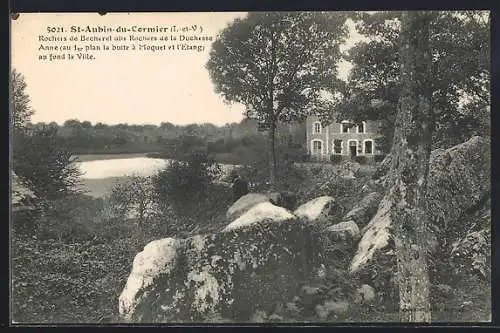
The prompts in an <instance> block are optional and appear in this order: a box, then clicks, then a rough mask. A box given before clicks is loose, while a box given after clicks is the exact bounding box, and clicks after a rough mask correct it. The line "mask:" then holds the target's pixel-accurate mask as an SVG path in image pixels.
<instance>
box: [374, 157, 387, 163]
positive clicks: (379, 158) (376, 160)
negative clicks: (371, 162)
mask: <svg viewBox="0 0 500 333" xmlns="http://www.w3.org/2000/svg"><path fill="white" fill-rule="evenodd" d="M384 158H385V155H375V157H374V159H375V162H377V163H379V162H382V161H383V160H384Z"/></svg>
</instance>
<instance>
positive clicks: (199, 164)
mask: <svg viewBox="0 0 500 333" xmlns="http://www.w3.org/2000/svg"><path fill="white" fill-rule="evenodd" d="M220 174H221V168H220V166H219V165H218V164H217V163H216V162H215V161H214V160H213V159H211V158H209V157H208V156H207V155H206V154H203V153H201V154H192V155H190V156H189V158H188V159H187V160H186V161H177V160H174V161H171V162H170V163H169V165H168V166H167V167H166V168H165V169H163V170H161V171H160V172H159V173H158V174H157V175H156V176H155V177H154V179H153V183H154V189H155V193H156V196H157V200H158V203H159V205H160V206H163V207H161V208H163V209H164V210H166V209H169V208H171V209H173V210H174V212H175V213H176V214H178V215H179V216H181V217H194V216H195V215H196V214H202V213H203V212H202V210H203V209H206V208H207V205H206V204H207V203H210V202H212V201H211V200H209V199H210V197H211V195H212V193H211V190H212V189H213V187H212V185H213V182H214V181H215V180H216V179H218V178H219V177H220Z"/></svg>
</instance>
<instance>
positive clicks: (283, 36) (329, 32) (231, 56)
mask: <svg viewBox="0 0 500 333" xmlns="http://www.w3.org/2000/svg"><path fill="white" fill-rule="evenodd" d="M345 20H346V15H345V14H342V13H322V12H317V13H313V12H291V13H290V12H279V13H278V12H269V13H250V14H249V15H248V16H247V17H245V18H243V19H236V20H235V21H234V22H233V23H232V24H231V25H229V26H228V27H227V28H225V29H224V30H223V31H222V32H221V34H220V35H219V36H218V38H217V40H216V41H215V42H214V43H213V45H212V50H211V52H210V59H209V61H208V63H207V65H206V68H207V69H208V71H209V73H210V77H211V79H212V81H213V82H214V84H215V91H216V92H217V93H219V94H221V95H222V96H223V98H224V99H225V100H226V101H228V102H238V103H242V104H244V105H245V106H246V116H247V117H248V118H250V119H256V120H257V121H258V123H259V129H261V130H268V131H269V151H270V162H271V164H270V178H271V179H273V178H274V171H275V170H274V169H275V168H276V163H275V161H276V154H275V146H274V145H275V129H276V126H277V123H278V122H290V121H295V120H298V119H303V118H304V117H305V116H307V115H308V114H310V113H320V111H323V113H326V112H327V111H328V110H331V108H332V102H331V100H329V99H328V98H325V92H326V91H328V92H332V91H335V90H336V89H337V86H338V84H339V80H338V78H337V61H338V60H339V58H340V49H339V45H340V44H341V43H342V42H343V41H344V39H345V37H346V34H347V29H346V26H345ZM271 181H273V180H271Z"/></svg>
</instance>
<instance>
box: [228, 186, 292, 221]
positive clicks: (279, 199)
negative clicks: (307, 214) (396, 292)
mask: <svg viewBox="0 0 500 333" xmlns="http://www.w3.org/2000/svg"><path fill="white" fill-rule="evenodd" d="M263 202H270V203H272V204H273V205H275V206H279V207H283V208H285V209H288V210H293V209H295V205H296V203H297V198H296V196H295V194H294V193H291V192H269V193H248V194H246V195H244V196H242V197H241V198H239V199H238V200H237V201H236V202H235V203H233V204H232V205H231V207H229V209H228V210H227V212H226V218H227V220H228V221H234V220H235V219H237V218H239V217H240V216H242V215H243V214H245V213H246V212H247V211H249V210H250V209H252V208H253V207H254V206H256V205H258V204H260V203H263Z"/></svg>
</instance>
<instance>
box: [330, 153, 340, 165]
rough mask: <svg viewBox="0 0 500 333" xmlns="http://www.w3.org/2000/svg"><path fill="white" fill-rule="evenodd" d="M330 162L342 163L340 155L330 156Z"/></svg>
mask: <svg viewBox="0 0 500 333" xmlns="http://www.w3.org/2000/svg"><path fill="white" fill-rule="evenodd" d="M330 162H332V163H334V164H337V163H340V162H342V155H330Z"/></svg>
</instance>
